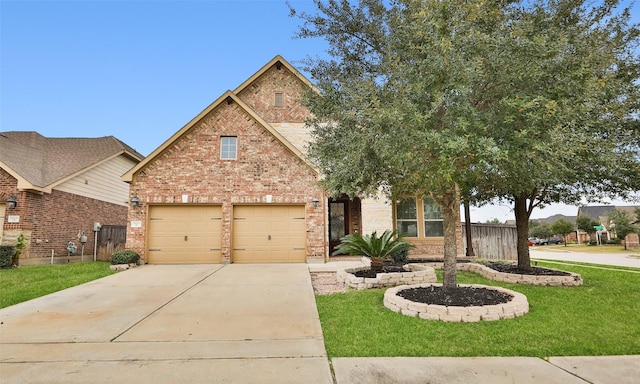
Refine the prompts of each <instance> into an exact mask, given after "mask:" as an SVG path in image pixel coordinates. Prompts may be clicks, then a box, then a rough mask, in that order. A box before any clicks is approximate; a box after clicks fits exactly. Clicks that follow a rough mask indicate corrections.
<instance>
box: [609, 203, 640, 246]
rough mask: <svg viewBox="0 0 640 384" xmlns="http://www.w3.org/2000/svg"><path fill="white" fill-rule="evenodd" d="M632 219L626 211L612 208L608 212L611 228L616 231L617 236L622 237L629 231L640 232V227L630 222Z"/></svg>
mask: <svg viewBox="0 0 640 384" xmlns="http://www.w3.org/2000/svg"><path fill="white" fill-rule="evenodd" d="M632 221H633V219H632V218H631V215H629V214H628V213H627V212H626V211H623V210H620V209H614V210H613V211H611V212H610V213H609V222H610V223H611V224H610V228H609V229H611V230H614V231H615V232H616V235H617V237H619V238H620V239H624V238H625V237H626V236H627V235H628V234H630V233H640V227H639V226H638V225H636V224H631V223H632Z"/></svg>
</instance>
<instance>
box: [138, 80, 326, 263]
mask: <svg viewBox="0 0 640 384" xmlns="http://www.w3.org/2000/svg"><path fill="white" fill-rule="evenodd" d="M258 80H259V81H257V83H259V86H257V87H254V86H253V85H249V86H248V87H247V90H248V91H247V92H241V95H243V96H244V97H243V98H242V101H243V102H247V104H250V105H251V104H252V105H253V106H254V107H255V108H257V109H259V110H260V112H261V113H262V114H259V113H258V115H260V116H261V117H263V115H267V116H268V117H269V119H289V118H293V117H292V116H293V115H295V116H296V117H295V118H296V119H303V118H304V116H307V115H308V112H306V111H305V110H303V108H301V107H300V106H299V105H292V103H293V101H292V100H289V98H288V96H287V98H286V99H285V100H286V101H285V103H286V104H285V105H286V106H287V108H277V107H274V106H271V107H269V106H268V105H269V103H271V104H273V100H272V98H273V93H272V92H271V90H273V89H278V90H279V89H282V90H283V91H284V92H285V93H286V94H287V95H289V94H292V93H294V91H291V93H289V92H288V91H287V90H286V89H293V88H296V87H297V88H301V87H302V86H303V84H302V83H301V82H300V81H299V80H298V79H296V78H295V77H294V76H293V74H292V73H290V72H289V71H288V70H285V69H284V68H282V70H277V69H275V67H274V68H273V69H272V70H269V71H267V72H266V73H265V74H264V75H263V76H262V77H260V78H259V79H258ZM286 87H288V88H286ZM249 91H251V92H249ZM299 92H301V91H298V93H297V94H299ZM245 99H246V100H245ZM287 111H288V112H287ZM289 114H291V115H289ZM221 136H237V159H236V160H221V159H220V137H221ZM316 179H317V173H316V172H315V171H314V170H313V169H312V168H311V167H310V166H309V165H308V164H307V163H305V162H304V161H303V160H302V159H301V158H300V157H299V156H298V155H296V154H295V153H293V152H292V151H291V150H290V149H289V148H288V147H287V146H285V145H284V144H283V143H282V142H281V141H280V140H279V139H278V138H276V137H275V136H274V135H273V134H272V133H271V132H270V131H269V130H268V129H266V128H265V127H264V126H263V125H262V124H261V123H260V122H259V121H258V120H256V118H255V117H254V115H252V113H250V112H249V111H247V110H245V109H244V108H243V107H242V106H241V105H240V104H238V103H237V102H234V101H233V100H229V99H227V101H223V102H220V103H219V104H218V105H217V106H216V107H215V108H214V109H213V110H211V111H210V112H209V113H208V114H206V115H204V116H202V117H201V118H200V119H199V121H197V122H196V123H195V124H194V125H193V126H191V127H190V128H189V129H188V130H187V131H186V132H184V134H183V135H182V136H181V137H179V138H178V139H177V140H175V141H173V142H172V143H171V144H170V145H169V146H168V147H166V148H165V149H164V151H163V152H162V153H160V154H158V155H157V156H156V157H155V158H153V159H152V160H150V161H149V162H148V163H147V164H146V165H144V167H143V168H142V169H140V170H139V171H138V172H136V173H135V174H134V175H133V179H132V182H131V195H132V196H134V195H137V196H138V198H139V199H140V200H141V202H142V206H141V207H140V208H137V209H131V210H130V212H129V221H139V222H141V227H136V228H132V227H131V226H129V227H128V228H127V248H130V249H134V250H135V251H137V252H138V253H139V254H140V255H141V257H142V258H145V257H146V255H145V252H146V249H145V239H146V237H147V234H146V227H147V217H146V216H147V212H148V206H149V205H150V204H182V202H183V196H185V195H186V196H187V202H188V203H189V204H220V205H221V206H222V261H223V262H231V261H232V254H231V238H232V235H231V231H232V219H233V217H232V215H233V205H234V204H265V203H268V201H267V199H266V196H267V195H271V196H272V201H271V204H300V203H304V204H305V212H306V225H307V240H306V241H307V244H306V253H307V261H320V262H321V261H323V260H324V257H325V254H326V244H325V233H324V232H325V230H324V228H325V226H324V220H325V215H326V211H325V207H324V206H323V205H321V206H319V207H318V208H316V207H314V204H313V203H312V201H313V199H314V198H315V199H318V200H320V201H324V200H325V196H324V193H323V191H322V189H320V188H319V186H318V185H317V183H316Z"/></svg>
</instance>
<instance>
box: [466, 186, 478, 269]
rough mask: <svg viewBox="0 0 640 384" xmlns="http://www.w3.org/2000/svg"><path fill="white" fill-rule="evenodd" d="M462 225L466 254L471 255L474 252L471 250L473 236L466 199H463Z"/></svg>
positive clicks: (469, 210) (473, 254)
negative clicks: (465, 240)
mask: <svg viewBox="0 0 640 384" xmlns="http://www.w3.org/2000/svg"><path fill="white" fill-rule="evenodd" d="M464 227H465V234H466V238H467V253H466V255H467V256H469V257H472V256H475V255H476V254H475V253H474V252H473V242H472V241H473V238H472V236H471V209H470V208H469V202H468V201H467V200H466V199H465V200H464Z"/></svg>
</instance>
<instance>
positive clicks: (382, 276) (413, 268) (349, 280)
mask: <svg viewBox="0 0 640 384" xmlns="http://www.w3.org/2000/svg"><path fill="white" fill-rule="evenodd" d="M403 268H404V269H405V270H406V271H407V272H392V273H378V274H377V275H376V277H375V278H366V277H357V276H355V275H354V274H353V273H354V272H358V271H362V270H368V269H369V267H357V268H348V269H341V270H338V271H337V272H336V279H337V280H338V284H345V285H347V286H349V287H351V288H354V289H358V290H362V289H370V288H384V287H393V286H396V285H404V284H418V283H435V282H436V281H438V280H437V277H436V272H435V270H434V269H433V268H432V267H430V266H427V265H424V264H406V265H404V266H403Z"/></svg>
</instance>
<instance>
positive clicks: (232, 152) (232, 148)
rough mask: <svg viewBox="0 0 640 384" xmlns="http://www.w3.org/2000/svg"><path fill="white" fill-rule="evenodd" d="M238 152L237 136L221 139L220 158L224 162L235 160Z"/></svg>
mask: <svg viewBox="0 0 640 384" xmlns="http://www.w3.org/2000/svg"><path fill="white" fill-rule="evenodd" d="M237 152H238V138H237V137H236V136H222V137H220V158H221V159H222V160H235V159H236V158H237Z"/></svg>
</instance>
